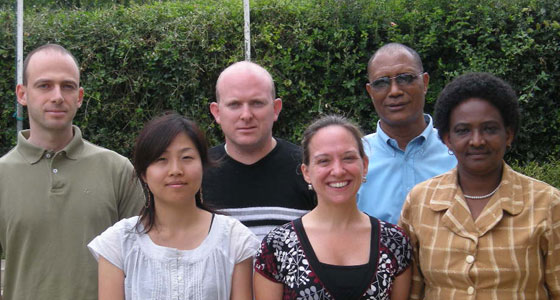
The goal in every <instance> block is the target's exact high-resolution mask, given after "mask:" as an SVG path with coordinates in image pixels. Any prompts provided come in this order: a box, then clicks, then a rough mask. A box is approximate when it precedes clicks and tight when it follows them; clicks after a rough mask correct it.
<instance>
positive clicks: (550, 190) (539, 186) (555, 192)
mask: <svg viewBox="0 0 560 300" xmlns="http://www.w3.org/2000/svg"><path fill="white" fill-rule="evenodd" d="M506 168H508V170H507V171H508V172H511V175H510V176H508V177H510V178H512V177H513V178H517V181H518V182H517V183H516V184H517V185H520V186H522V187H523V188H524V189H525V190H527V191H533V192H534V193H539V194H543V195H547V194H549V195H551V196H552V197H551V198H552V199H555V200H556V201H560V190H559V189H558V188H556V187H554V186H552V185H550V184H548V183H546V182H544V181H541V180H539V179H536V178H533V177H530V176H527V175H525V174H523V173H519V172H517V171H515V170H514V169H513V168H511V167H510V166H506Z"/></svg>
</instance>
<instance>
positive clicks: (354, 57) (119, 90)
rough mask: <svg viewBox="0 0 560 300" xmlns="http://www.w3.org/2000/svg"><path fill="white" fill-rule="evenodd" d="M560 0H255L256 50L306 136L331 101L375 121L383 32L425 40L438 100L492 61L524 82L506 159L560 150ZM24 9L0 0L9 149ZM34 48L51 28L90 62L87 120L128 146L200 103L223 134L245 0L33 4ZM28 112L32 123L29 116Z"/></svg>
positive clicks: (109, 141)
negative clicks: (369, 87) (217, 116)
mask: <svg viewBox="0 0 560 300" xmlns="http://www.w3.org/2000/svg"><path fill="white" fill-rule="evenodd" d="M559 20H560V2H559V1H557V0H540V1H533V0H518V1H507V0H500V1H498V0H490V1H488V0H485V1H481V0H464V1H456V0H455V1H454V0H451V1H448V0H445V1H444V0H416V1H412V0H400V1H399V0H394V1H389V0H385V1H384V0H378V1H371V0H368V1H364V0H353V1H352V0H346V1H339V0H301V1H288V0H254V1H252V11H251V21H252V27H251V31H252V57H253V59H254V61H255V62H257V63H259V64H262V65H264V66H265V67H266V68H267V69H268V70H270V71H271V73H272V75H273V77H274V78H275V81H276V84H277V91H278V95H279V96H280V97H281V98H282V99H283V102H284V106H283V111H282V113H281V114H280V118H279V121H278V122H277V123H276V124H275V129H274V134H275V135H276V136H280V137H283V138H285V139H288V140H291V141H294V142H298V141H299V140H300V137H301V134H302V132H303V130H304V128H305V126H306V125H307V124H308V123H309V122H310V121H311V120H312V119H314V118H316V117H317V116H318V115H320V114H324V113H340V114H344V115H346V116H348V117H350V118H352V119H354V120H356V121H357V122H358V123H359V124H360V125H361V126H362V129H363V130H364V132H366V133H369V132H372V131H373V130H375V124H376V122H377V119H378V118H377V115H376V114H375V112H374V109H373V106H372V104H371V101H370V100H369V98H368V96H367V93H366V91H365V88H364V87H365V83H366V64H367V61H368V58H369V57H370V56H371V54H372V53H373V52H374V51H375V49H377V48H378V47H379V46H381V45H383V44H385V43H387V42H390V41H395V42H402V43H405V44H408V45H410V46H411V47H413V48H415V49H416V50H417V51H418V52H419V53H420V55H421V56H422V58H423V61H424V67H425V69H426V70H427V71H428V72H429V73H430V76H431V79H430V89H429V92H428V95H427V100H426V108H425V110H426V112H431V111H432V109H433V105H434V102H435V99H436V98H437V95H438V93H439V92H440V91H441V89H442V88H443V87H444V86H445V84H446V83H448V82H449V81H450V80H452V79H453V78H454V77H455V76H457V75H459V74H462V73H464V72H468V71H488V72H492V73H494V74H496V75H498V76H500V77H502V78H504V79H505V80H507V81H508V82H510V83H511V84H512V85H513V86H514V88H515V90H516V91H518V93H519V97H520V104H521V109H522V120H521V122H522V126H521V130H520V134H519V136H518V139H517V142H516V143H515V145H514V148H513V149H512V151H511V152H509V154H508V157H507V159H508V160H511V161H518V162H520V163H521V164H525V163H528V162H530V161H536V162H547V161H549V160H550V158H551V157H558V156H559V154H560V110H559V109H558V106H559V104H560V101H558V97H559V96H558V95H560V70H559V68H560V24H559ZM14 26H15V13H14V12H13V11H12V10H1V11H0V28H1V29H0V41H2V42H1V43H0V76H1V78H4V80H2V81H0V101H1V104H0V116H1V118H0V129H1V131H0V155H2V154H4V153H5V152H7V151H8V150H9V149H10V148H11V147H13V145H14V144H15V119H14V117H13V114H14V111H15V104H14V100H15V95H14V92H13V91H14V86H15V83H14V79H13V78H14V77H15V76H14V74H15V49H14V47H15V46H14V45H15V29H14ZM24 35H25V50H24V53H27V52H29V51H30V50H31V49H33V48H35V47H37V46H38V45H41V44H44V43H46V42H53V43H59V44H62V45H64V46H65V47H67V48H68V49H69V50H70V51H71V52H72V53H74V54H75V55H76V57H77V58H78V59H79V61H80V62H81V65H80V68H81V71H82V77H81V79H82V85H83V86H84V88H85V101H84V105H83V106H82V108H81V109H80V111H79V113H78V115H77V117H76V119H75V123H76V124H77V125H79V126H81V127H82V128H83V131H84V135H85V137H86V138H87V139H89V140H90V141H92V142H94V143H96V144H99V145H102V146H105V147H107V148H111V149H115V150H116V151H118V152H120V153H122V154H124V155H127V156H129V155H130V152H131V145H132V144H133V141H134V137H135V136H136V134H137V132H138V131H139V130H140V128H141V127H142V125H143V124H144V122H145V121H146V120H148V119H150V118H152V117H153V116H155V115H158V114H159V113H160V112H162V111H163V110H176V111H178V112H180V113H182V114H185V115H188V116H191V117H192V118H194V119H195V120H196V121H198V122H199V123H200V124H201V125H202V127H203V128H205V129H206V130H207V132H208V136H209V138H210V141H211V143H212V144H216V143H218V142H219V141H221V140H223V137H222V135H221V132H220V130H219V127H218V126H217V124H215V123H214V121H213V119H212V117H211V115H210V113H209V111H208V105H209V103H210V102H211V101H213V100H214V84H215V81H216V78H217V76H218V75H219V73H220V71H221V70H222V69H223V68H225V67H226V66H228V65H229V64H231V63H233V62H235V61H238V60H242V59H243V58H244V54H243V48H242V47H243V10H242V1H239V0H235V1H234V0H225V1H202V0H193V1H186V2H164V3H158V4H154V5H131V6H130V7H122V6H115V7H113V8H108V9H96V10H88V11H84V10H76V9H67V10H47V9H37V10H31V11H28V12H27V14H26V16H25V30H24ZM26 126H27V125H26Z"/></svg>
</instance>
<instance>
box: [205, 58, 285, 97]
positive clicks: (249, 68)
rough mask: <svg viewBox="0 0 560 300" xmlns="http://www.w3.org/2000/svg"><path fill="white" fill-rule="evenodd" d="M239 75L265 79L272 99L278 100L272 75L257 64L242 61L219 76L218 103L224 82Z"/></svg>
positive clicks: (217, 84)
mask: <svg viewBox="0 0 560 300" xmlns="http://www.w3.org/2000/svg"><path fill="white" fill-rule="evenodd" d="M238 74H252V75H255V76H258V77H260V78H263V79H264V80H265V81H267V82H268V83H269V86H270V95H271V99H274V98H276V89H275V87H274V81H273V80H272V76H271V75H270V73H268V71H267V70H265V68H263V67H261V66H260V65H258V64H256V63H253V62H249V61H240V62H236V63H234V64H232V65H230V66H229V67H227V68H226V69H225V70H223V71H222V73H220V76H218V80H217V81H216V101H218V102H219V101H220V90H221V89H222V87H223V82H224V81H225V80H227V78H228V77H230V76H236V75H238Z"/></svg>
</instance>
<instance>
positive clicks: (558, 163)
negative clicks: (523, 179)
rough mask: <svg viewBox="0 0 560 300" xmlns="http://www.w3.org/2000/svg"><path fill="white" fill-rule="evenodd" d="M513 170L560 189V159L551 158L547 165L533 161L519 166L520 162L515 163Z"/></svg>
mask: <svg viewBox="0 0 560 300" xmlns="http://www.w3.org/2000/svg"><path fill="white" fill-rule="evenodd" d="M512 168H513V169H515V170H516V171H518V172H520V173H523V174H525V175H527V176H531V177H533V178H536V179H538V180H541V181H544V182H546V183H548V184H550V185H552V186H554V187H556V188H558V189H560V159H557V158H551V159H550V161H549V162H546V163H542V162H534V161H531V162H528V163H525V164H519V162H515V163H513V164H512Z"/></svg>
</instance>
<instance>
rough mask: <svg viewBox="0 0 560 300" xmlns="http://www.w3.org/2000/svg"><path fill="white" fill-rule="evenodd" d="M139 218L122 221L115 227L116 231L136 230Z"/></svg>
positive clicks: (134, 217)
mask: <svg viewBox="0 0 560 300" xmlns="http://www.w3.org/2000/svg"><path fill="white" fill-rule="evenodd" d="M138 218H139V216H133V217H130V218H125V219H121V220H120V221H118V222H117V223H115V224H114V225H113V227H115V228H116V229H119V230H125V231H129V230H135V229H136V226H137V224H138Z"/></svg>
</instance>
